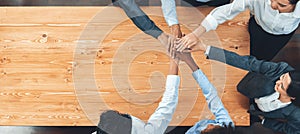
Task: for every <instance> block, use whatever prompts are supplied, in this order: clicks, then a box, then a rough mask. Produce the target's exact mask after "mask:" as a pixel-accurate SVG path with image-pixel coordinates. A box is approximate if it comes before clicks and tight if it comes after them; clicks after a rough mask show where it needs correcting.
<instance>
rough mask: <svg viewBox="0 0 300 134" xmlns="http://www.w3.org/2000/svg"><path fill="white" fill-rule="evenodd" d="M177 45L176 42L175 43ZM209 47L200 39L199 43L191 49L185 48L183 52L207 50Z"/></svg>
mask: <svg viewBox="0 0 300 134" xmlns="http://www.w3.org/2000/svg"><path fill="white" fill-rule="evenodd" d="M175 46H176V44H175ZM206 48H207V45H206V44H204V43H203V41H202V40H201V39H200V40H199V42H198V44H197V45H194V46H192V47H191V48H189V49H184V50H183V51H182V52H197V51H203V52H205V51H206Z"/></svg>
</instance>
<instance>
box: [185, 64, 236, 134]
mask: <svg viewBox="0 0 300 134" xmlns="http://www.w3.org/2000/svg"><path fill="white" fill-rule="evenodd" d="M193 77H194V79H195V80H196V81H197V83H198V85H199V86H200V87H201V89H202V92H203V95H204V97H205V99H206V102H207V104H208V108H209V109H210V111H211V112H212V113H213V114H214V115H215V120H202V121H199V122H197V123H196V124H195V125H194V126H193V127H192V128H190V129H189V130H188V131H187V134H197V133H200V132H201V131H202V130H204V129H205V128H206V127H207V125H208V124H213V125H219V126H223V124H224V125H229V124H230V123H232V124H231V125H233V121H232V119H231V118H230V116H229V114H228V112H227V110H226V109H225V107H224V106H223V103H222V101H221V99H220V98H219V96H218V92H217V90H216V88H215V87H214V86H213V85H212V84H211V83H210V82H209V80H208V79H207V77H206V76H205V75H204V73H203V72H202V71H201V70H200V69H198V70H197V71H195V72H193Z"/></svg>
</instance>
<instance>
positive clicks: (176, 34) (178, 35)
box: [170, 24, 182, 38]
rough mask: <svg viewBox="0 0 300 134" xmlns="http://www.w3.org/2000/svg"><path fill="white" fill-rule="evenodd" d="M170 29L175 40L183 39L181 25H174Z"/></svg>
mask: <svg viewBox="0 0 300 134" xmlns="http://www.w3.org/2000/svg"><path fill="white" fill-rule="evenodd" d="M170 29H171V34H172V35H173V36H174V37H175V38H181V37H182V32H181V29H180V25H179V24H174V25H172V26H170Z"/></svg>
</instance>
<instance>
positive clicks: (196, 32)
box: [193, 25, 206, 38]
mask: <svg viewBox="0 0 300 134" xmlns="http://www.w3.org/2000/svg"><path fill="white" fill-rule="evenodd" d="M205 32H206V29H205V27H204V26H202V25H200V26H199V27H198V28H197V29H195V30H194V31H193V34H194V35H195V36H196V37H197V38H200V37H201V36H202V34H204V33H205Z"/></svg>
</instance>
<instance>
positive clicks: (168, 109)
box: [145, 75, 180, 134]
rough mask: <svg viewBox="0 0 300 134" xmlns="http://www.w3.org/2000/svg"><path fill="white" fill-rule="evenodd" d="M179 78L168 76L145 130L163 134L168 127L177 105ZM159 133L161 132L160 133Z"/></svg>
mask: <svg viewBox="0 0 300 134" xmlns="http://www.w3.org/2000/svg"><path fill="white" fill-rule="evenodd" d="M179 83H180V78H179V76H177V75H168V76H167V80H166V90H165V92H164V94H163V97H162V99H161V102H160V103H159V105H158V108H157V109H156V110H155V112H154V113H153V114H152V115H151V116H150V118H149V120H148V122H147V125H146V126H145V127H146V129H148V128H149V129H152V130H155V131H156V133H161V134H162V133H163V132H164V131H165V130H166V128H167V127H168V125H169V123H170V121H171V120H172V116H173V114H174V112H175V109H176V106H177V104H178V88H179ZM160 131H161V132H160Z"/></svg>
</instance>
